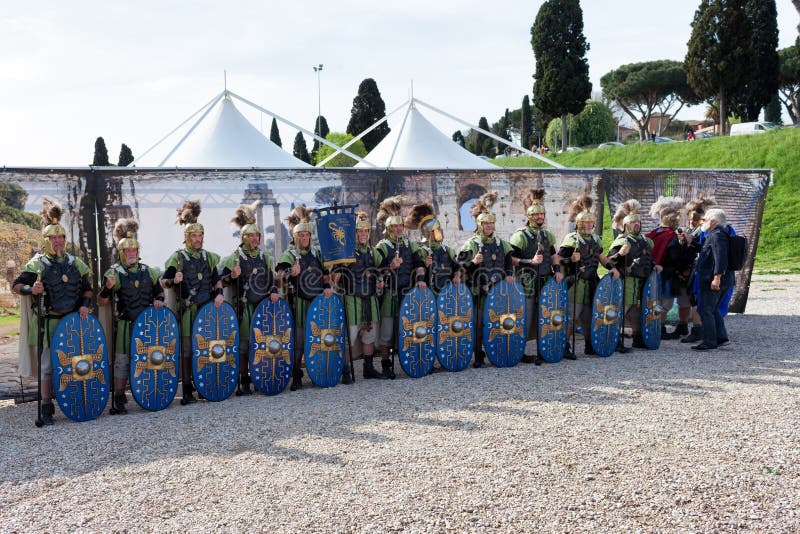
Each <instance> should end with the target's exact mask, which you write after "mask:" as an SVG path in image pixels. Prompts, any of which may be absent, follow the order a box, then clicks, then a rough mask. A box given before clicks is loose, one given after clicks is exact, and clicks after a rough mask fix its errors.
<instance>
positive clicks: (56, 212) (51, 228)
mask: <svg viewBox="0 0 800 534" xmlns="http://www.w3.org/2000/svg"><path fill="white" fill-rule="evenodd" d="M63 213H64V209H63V208H62V207H61V204H59V203H58V202H56V201H55V200H51V199H49V198H45V199H43V200H42V211H41V212H40V215H41V216H42V236H43V237H50V236H55V235H63V236H65V237H66V235H67V231H66V229H65V228H64V227H63V226H61V225H60V224H59V221H60V220H61V215H62V214H63Z"/></svg>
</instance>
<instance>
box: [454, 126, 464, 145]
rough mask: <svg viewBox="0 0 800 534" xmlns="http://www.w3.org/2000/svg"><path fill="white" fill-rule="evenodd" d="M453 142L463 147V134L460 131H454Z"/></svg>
mask: <svg viewBox="0 0 800 534" xmlns="http://www.w3.org/2000/svg"><path fill="white" fill-rule="evenodd" d="M453 141H455V142H456V143H458V144H459V145H461V146H462V147H463V146H464V145H465V141H464V134H462V133H461V130H456V131H455V132H453Z"/></svg>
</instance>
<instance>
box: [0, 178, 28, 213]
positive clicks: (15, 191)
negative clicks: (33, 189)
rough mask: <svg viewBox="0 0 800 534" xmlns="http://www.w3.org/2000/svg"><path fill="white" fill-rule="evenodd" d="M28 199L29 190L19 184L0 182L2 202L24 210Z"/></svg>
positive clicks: (0, 199) (0, 201) (0, 200)
mask: <svg viewBox="0 0 800 534" xmlns="http://www.w3.org/2000/svg"><path fill="white" fill-rule="evenodd" d="M27 201H28V192H27V191H25V189H23V187H22V186H21V185H19V184H15V183H8V182H0V204H2V205H4V206H9V207H12V208H14V209H18V210H24V209H25V202H27Z"/></svg>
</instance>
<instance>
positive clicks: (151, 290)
mask: <svg viewBox="0 0 800 534" xmlns="http://www.w3.org/2000/svg"><path fill="white" fill-rule="evenodd" d="M138 229H139V223H138V222H137V221H136V219H120V220H118V221H117V223H116V224H115V225H114V240H115V241H116V243H117V263H115V264H114V265H112V266H111V268H110V269H109V270H108V271H106V273H105V275H104V276H103V289H102V290H101V291H100V293H99V294H98V295H97V303H98V304H99V305H100V306H107V305H108V304H110V303H112V302H111V300H112V298H113V300H114V303H113V305H114V318H113V319H112V320H116V321H117V327H116V329H115V330H116V336H115V339H114V398H113V399H112V401H111V402H112V405H113V407H114V410H113V412H112V413H117V414H125V413H127V412H128V410H127V409H126V408H125V405H126V404H127V403H128V397H127V396H126V395H125V387H126V386H127V384H128V375H129V374H130V345H131V325H132V324H133V321H135V320H136V318H137V317H138V316H139V314H140V313H141V312H142V311H144V310H145V308H147V307H149V306H150V305H151V304H152V305H153V306H155V307H156V308H160V307H162V306H164V288H162V287H161V284H160V283H159V280H158V279H159V276H161V271H159V270H158V269H156V268H154V267H148V266H147V265H145V264H144V263H141V262H140V261H139V259H140V258H139V241H137V239H136V232H137V230H138Z"/></svg>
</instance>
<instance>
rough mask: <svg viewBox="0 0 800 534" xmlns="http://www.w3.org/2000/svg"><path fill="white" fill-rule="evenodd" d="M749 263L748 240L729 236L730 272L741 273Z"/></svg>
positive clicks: (740, 236)
mask: <svg viewBox="0 0 800 534" xmlns="http://www.w3.org/2000/svg"><path fill="white" fill-rule="evenodd" d="M746 261H747V238H746V237H745V236H743V235H730V234H728V270H729V271H740V270H742V269H743V268H744V264H745V262H746Z"/></svg>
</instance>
